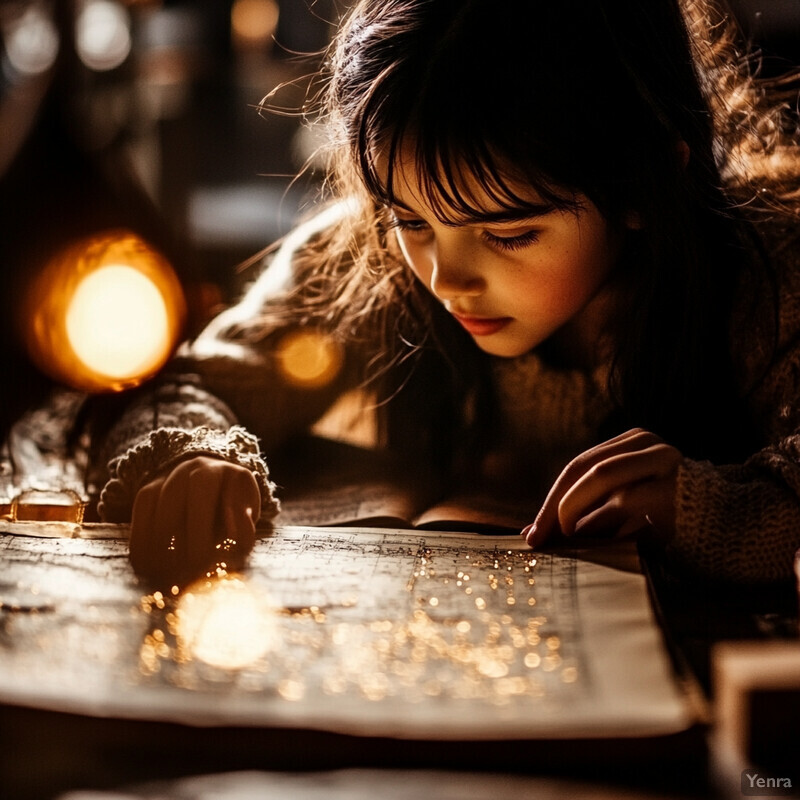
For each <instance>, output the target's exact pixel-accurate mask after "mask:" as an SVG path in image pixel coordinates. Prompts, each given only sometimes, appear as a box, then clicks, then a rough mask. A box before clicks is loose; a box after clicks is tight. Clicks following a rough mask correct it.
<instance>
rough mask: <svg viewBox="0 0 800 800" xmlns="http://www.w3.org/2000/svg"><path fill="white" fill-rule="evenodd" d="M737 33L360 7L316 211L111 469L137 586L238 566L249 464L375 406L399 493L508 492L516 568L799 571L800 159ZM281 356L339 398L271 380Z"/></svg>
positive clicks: (426, 6)
mask: <svg viewBox="0 0 800 800" xmlns="http://www.w3.org/2000/svg"><path fill="white" fill-rule="evenodd" d="M731 28H732V25H731V23H730V20H729V18H727V17H725V16H724V14H723V13H722V11H719V10H718V9H716V7H715V6H711V5H710V3H707V2H706V1H705V0H680V2H679V0H650V2H647V3H642V2H641V0H558V2H544V1H542V2H527V3H517V2H502V0H501V2H497V0H361V1H360V2H358V3H357V4H356V6H355V7H354V8H353V9H352V11H351V12H350V14H349V16H348V18H347V19H346V20H345V22H344V24H343V25H342V27H341V31H340V33H339V35H338V38H337V40H336V41H335V42H334V45H333V47H332V49H331V52H330V58H329V61H328V62H327V64H326V75H325V77H326V80H327V83H326V89H325V92H324V94H323V95H322V99H323V101H324V106H323V112H324V113H323V119H324V121H325V122H326V123H327V124H328V126H329V128H330V131H331V139H330V148H329V152H330V154H331V180H330V181H329V182H328V184H327V189H328V194H329V195H330V197H329V198H327V199H328V200H330V203H329V204H327V205H326V206H325V207H324V209H323V210H321V211H320V213H319V215H318V216H317V217H316V218H314V219H313V220H311V221H310V222H308V223H306V224H305V225H304V226H301V227H300V228H299V229H298V230H297V231H296V232H295V233H294V234H292V235H291V236H289V237H288V239H287V240H286V241H285V243H284V245H283V247H282V249H281V250H280V251H279V252H278V253H277V255H276V256H275V257H274V258H273V260H272V263H271V265H270V267H269V269H268V270H266V271H265V272H264V273H263V274H262V275H261V277H260V278H259V280H258V281H257V282H256V283H255V284H254V285H253V286H252V288H251V289H250V290H249V292H248V293H247V294H246V296H245V297H244V298H243V300H242V301H241V302H240V303H239V304H238V305H237V306H235V307H233V308H232V309H229V310H228V311H226V312H224V313H223V314H222V315H221V316H220V317H219V318H218V319H216V320H215V321H213V322H212V323H211V325H210V326H209V327H208V328H207V330H206V331H204V332H203V333H202V334H201V335H200V336H199V338H197V340H196V341H194V342H192V343H190V344H188V345H186V346H185V347H184V348H183V350H182V351H181V353H180V354H179V357H178V358H177V359H176V360H175V362H174V364H173V365H172V367H171V369H170V371H169V373H166V374H165V375H163V376H161V378H160V379H159V380H158V381H155V382H153V383H152V384H151V385H150V386H149V387H147V392H146V393H145V394H144V395H142V396H140V397H138V398H137V399H136V400H135V402H133V403H132V405H131V406H130V408H129V409H128V411H127V412H126V415H125V417H124V419H123V420H122V421H121V423H120V424H119V425H118V426H117V428H116V430H115V431H114V434H113V435H112V436H111V438H110V439H109V440H108V442H107V447H108V448H110V450H111V454H112V456H113V458H112V459H111V460H110V463H109V470H110V477H109V480H108V482H107V483H106V485H105V488H104V489H103V492H102V496H101V503H100V511H101V513H102V515H103V516H104V517H105V518H106V519H109V520H117V521H122V520H126V519H129V518H131V515H132V533H131V559H132V562H133V564H134V567H135V568H137V569H138V570H139V571H140V572H142V573H143V574H146V575H151V576H156V577H159V576H160V577H165V576H166V575H167V574H169V575H170V576H175V575H176V574H180V575H184V574H185V575H189V574H191V573H196V572H199V571H201V570H204V569H205V568H207V566H208V564H209V563H210V562H212V563H213V561H214V560H219V557H220V553H222V554H224V555H225V556H226V558H227V563H228V564H229V565H233V566H237V565H240V564H241V563H242V562H243V561H244V559H245V557H246V555H247V552H249V549H250V548H251V546H252V543H253V541H254V523H255V522H256V521H257V519H258V518H259V516H262V517H271V516H273V515H274V514H275V512H276V509H277V501H276V500H275V498H274V496H273V490H274V485H273V484H272V483H271V482H270V477H269V474H268V472H267V469H266V465H265V462H264V460H263V456H262V452H263V453H266V454H267V455H266V457H267V459H269V454H270V452H273V451H274V450H275V448H277V447H278V446H279V445H280V444H281V442H284V441H286V439H287V438H288V437H290V436H291V435H293V434H294V433H297V432H298V431H302V430H305V429H307V428H308V427H309V426H310V425H311V424H312V423H313V422H314V421H315V420H316V419H318V418H319V417H320V416H321V415H322V414H323V412H324V411H325V410H326V409H327V408H328V407H329V406H330V405H331V404H332V403H333V401H334V400H335V399H336V398H337V397H339V396H340V395H341V394H342V393H343V392H344V391H346V390H348V389H350V388H353V387H361V388H366V389H368V390H369V391H370V392H371V393H372V395H373V396H374V398H375V406H374V407H375V409H376V413H378V415H379V418H380V421H381V427H380V432H381V436H380V442H379V444H380V446H381V447H383V448H386V449H388V450H390V451H396V452H398V453H399V454H401V455H402V456H403V457H404V458H405V459H407V461H406V462H405V463H410V464H412V465H416V466H412V467H411V468H414V469H416V468H421V467H424V468H426V469H431V470H433V471H434V472H435V473H436V474H437V475H438V476H439V478H440V479H441V480H442V482H443V484H442V485H444V484H445V483H447V484H450V485H453V484H455V485H459V484H462V483H464V482H470V483H471V484H475V483H478V484H480V483H481V481H484V480H486V481H495V482H497V481H498V480H500V481H506V480H507V481H510V482H514V483H516V484H517V485H521V486H522V487H523V488H524V489H525V490H526V491H527V492H528V493H529V496H530V498H531V499H532V500H534V501H535V502H536V503H537V505H538V504H541V510H540V511H539V513H538V515H536V517H535V519H531V520H530V522H531V524H530V525H528V526H527V527H526V528H525V529H524V530H523V531H522V533H523V535H525V536H526V537H527V541H528V542H529V543H530V544H531V545H532V546H533V547H538V546H540V545H542V544H544V543H545V542H548V541H550V540H551V537H556V536H567V537H569V536H572V535H580V536H582V537H584V536H587V537H598V538H599V537H609V536H612V537H613V536H632V535H639V534H641V535H647V536H651V537H653V538H654V539H655V540H656V541H657V542H659V543H661V545H662V546H663V549H664V553H665V556H666V557H668V558H670V559H672V560H673V562H674V563H676V564H678V565H682V566H684V567H687V568H691V569H694V570H698V571H701V572H703V573H705V574H707V575H711V576H715V577H719V578H723V579H730V580H738V581H759V580H770V579H777V578H785V577H787V576H788V575H790V574H791V569H792V562H793V555H794V552H795V551H796V550H797V549H798V547H800V498H799V497H798V493H800V435H798V431H799V430H800V395H798V389H800V386H798V384H799V383H800V338H798V334H800V295H798V281H800V273H798V270H797V267H798V260H800V255H799V254H798V250H797V248H796V245H797V239H798V230H797V218H798V217H797V213H798V212H797V203H796V202H793V201H796V200H797V182H796V179H797V176H798V174H799V172H800V170H799V169H798V167H799V166H800V161H799V160H798V154H797V150H796V146H795V144H794V141H793V136H794V133H795V128H794V127H793V123H792V119H791V117H790V115H789V114H788V112H785V111H784V106H783V105H782V104H781V102H780V98H779V97H777V93H778V91H779V90H780V89H781V85H780V82H776V83H775V85H773V86H762V85H760V84H759V82H757V81H756V80H754V79H753V78H751V77H749V76H748V75H747V64H746V62H745V60H744V58H743V57H742V56H741V55H740V54H739V53H737V52H736V50H735V40H734V39H733V38H732V37H731V35H730V31H731ZM786 86H788V84H787V83H786V82H784V88H786ZM768 90H769V91H768ZM787 108H788V105H787ZM793 193H794V194H793ZM298 330H302V331H316V332H320V333H323V334H324V335H325V336H326V337H327V338H326V342H327V343H328V344H327V347H328V348H329V349H330V352H331V354H332V357H333V361H334V362H335V363H336V364H338V365H339V368H338V371H337V372H336V375H335V377H334V378H333V379H332V380H329V381H328V382H326V383H324V384H322V385H308V384H305V385H294V384H292V383H291V382H289V381H287V380H286V379H285V378H284V374H283V372H282V370H281V368H280V367H281V364H282V363H283V354H284V349H283V348H284V345H285V342H286V336H287V335H288V334H291V333H292V332H294V331H298ZM259 444H260V446H259Z"/></svg>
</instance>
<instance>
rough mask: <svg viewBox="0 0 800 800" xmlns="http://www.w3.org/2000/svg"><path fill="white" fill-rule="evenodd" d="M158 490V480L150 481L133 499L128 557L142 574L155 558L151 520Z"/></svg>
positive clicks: (156, 503) (156, 504)
mask: <svg viewBox="0 0 800 800" xmlns="http://www.w3.org/2000/svg"><path fill="white" fill-rule="evenodd" d="M159 491H160V482H158V483H156V482H151V483H149V484H147V485H145V486H143V487H142V488H141V489H140V490H139V491H138V492H137V493H136V498H135V499H134V501H133V512H132V515H131V534H130V543H129V550H128V558H129V560H130V562H131V566H132V567H133V569H134V571H135V572H136V573H137V574H143V573H144V571H145V569H146V566H147V565H148V564H152V563H153V561H154V560H155V558H154V555H155V553H154V551H155V545H154V541H153V539H154V537H153V521H154V519H155V514H156V508H157V506H158V495H159Z"/></svg>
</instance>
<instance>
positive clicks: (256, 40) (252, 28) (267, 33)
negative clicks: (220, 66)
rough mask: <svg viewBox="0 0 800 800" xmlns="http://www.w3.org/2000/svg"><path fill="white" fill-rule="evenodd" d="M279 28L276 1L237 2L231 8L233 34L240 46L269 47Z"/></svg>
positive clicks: (242, 0)
mask: <svg viewBox="0 0 800 800" xmlns="http://www.w3.org/2000/svg"><path fill="white" fill-rule="evenodd" d="M277 27H278V4H277V3H276V2H275V0H235V2H234V3H233V6H232V7H231V33H232V35H233V39H234V41H235V42H237V43H239V44H245V43H246V44H251V45H252V44H263V45H267V46H268V45H269V44H270V43H271V39H272V37H273V36H274V35H275V30H276V28H277Z"/></svg>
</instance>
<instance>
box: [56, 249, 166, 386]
mask: <svg viewBox="0 0 800 800" xmlns="http://www.w3.org/2000/svg"><path fill="white" fill-rule="evenodd" d="M66 323H67V338H68V339H69V343H70V345H71V346H72V349H73V350H74V351H75V354H76V355H77V356H78V358H79V359H80V360H81V361H82V362H83V363H84V364H86V366H87V367H89V368H91V369H93V370H95V372H99V373H102V374H103V375H108V376H110V377H112V378H122V379H124V378H126V377H128V376H129V375H139V374H142V373H146V372H150V371H152V369H153V368H154V366H156V365H157V364H159V363H160V361H161V359H162V356H163V354H164V343H165V342H167V341H168V340H169V315H168V313H167V306H166V304H165V302H164V298H163V297H162V296H161V293H160V292H159V291H158V289H157V287H156V285H155V284H154V283H153V282H152V281H151V280H150V279H149V278H148V277H147V276H146V275H142V273H141V272H137V271H136V270H135V269H133V268H132V267H126V266H121V265H115V264H112V265H110V266H108V267H103V268H102V269H99V270H97V272H94V273H92V274H91V275H88V276H87V277H86V279H85V280H83V281H82V282H81V283H80V284H79V285H78V288H77V289H76V290H75V294H74V295H73V296H72V301H71V302H70V304H69V308H68V309H67V317H66ZM104 331H113V332H114V335H113V336H111V337H106V336H103V335H102V333H103V332H104Z"/></svg>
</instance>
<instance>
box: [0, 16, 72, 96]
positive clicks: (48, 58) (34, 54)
mask: <svg viewBox="0 0 800 800" xmlns="http://www.w3.org/2000/svg"><path fill="white" fill-rule="evenodd" d="M2 34H3V43H4V46H5V55H6V59H7V64H6V65H5V70H4V71H5V72H6V73H8V72H9V67H10V68H11V72H12V75H8V74H7V77H9V78H10V79H12V80H13V77H14V75H13V73H17V74H18V75H21V76H30V75H41V74H42V73H43V72H47V71H48V70H49V69H50V68H51V67H52V66H53V64H54V63H55V60H56V56H57V55H58V48H59V35H58V29H57V28H56V26H55V23H54V22H53V19H52V17H51V15H50V13H49V12H48V10H47V8H46V7H45V6H44V5H43V4H42V3H34V4H32V5H30V6H28V7H27V8H25V10H24V11H22V12H21V13H20V14H19V15H18V16H11V17H10V18H9V19H7V20H6V21H4V23H3V28H2Z"/></svg>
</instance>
